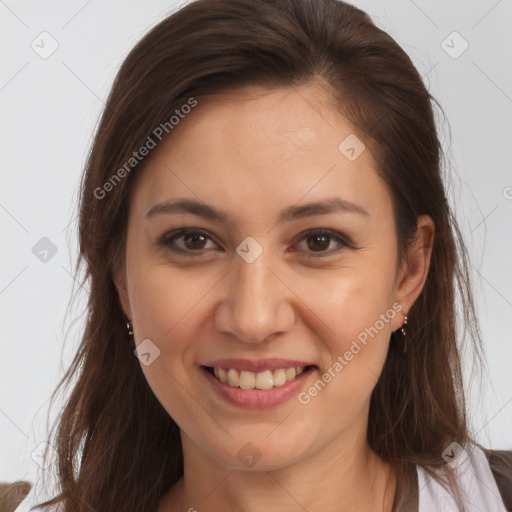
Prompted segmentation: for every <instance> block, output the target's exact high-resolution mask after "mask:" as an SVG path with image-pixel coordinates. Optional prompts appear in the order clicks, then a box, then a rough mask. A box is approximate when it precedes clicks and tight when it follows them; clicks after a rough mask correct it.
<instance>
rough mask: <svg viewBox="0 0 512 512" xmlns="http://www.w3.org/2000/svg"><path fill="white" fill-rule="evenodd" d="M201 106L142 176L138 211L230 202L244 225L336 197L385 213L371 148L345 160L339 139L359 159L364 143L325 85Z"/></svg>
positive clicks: (241, 95)
mask: <svg viewBox="0 0 512 512" xmlns="http://www.w3.org/2000/svg"><path fill="white" fill-rule="evenodd" d="M197 102H198V105H197V106H196V107H195V108H194V109H193V111H192V112H191V113H190V114H188V115H187V116H185V118H184V119H182V120H181V121H180V124H179V125H178V126H177V127H175V129H174V130H173V131H172V133H171V134H170V135H169V137H168V138H167V139H165V140H164V141H163V142H161V143H160V145H159V146H158V147H157V148H156V149H155V150H154V151H153V154H152V155H151V157H150V159H149V161H148V162H147V165H146V168H145V169H144V170H143V172H142V173H141V176H139V177H138V178H140V179H138V180H137V181H138V183H137V186H136V189H135V193H134V204H133V205H132V206H134V207H135V208H138V209H141V211H140V212H139V213H141V214H142V209H144V211H147V210H148V209H149V208H151V206H152V205H153V204H154V203H156V202H158V201H163V200H167V199H169V198H170V197H178V196H179V197H184V196H185V197H191V198H192V197H193V198H194V199H196V200H201V201H205V202H208V203H210V204H217V205H219V207H220V206H221V205H222V204H223V203H224V204H226V205H230V206H232V207H233V208H235V209H237V213H239V215H240V217H243V216H244V215H245V216H246V221H249V219H250V217H251V216H252V217H254V215H255V214H257V213H260V212H262V210H266V209H272V207H273V205H275V206H276V209H281V208H282V206H283V205H284V204H285V203H286V205H288V204H294V203H298V202H300V201H301V200H302V199H303V198H304V200H305V201H307V202H309V201H315V200H320V199H322V198H325V197H326V196H332V195H341V196H343V198H344V199H347V200H350V201H354V202H356V201H357V202H359V203H360V204H361V205H362V206H363V207H364V208H365V209H367V210H368V211H369V212H370V213H371V212H372V211H375V212H379V211H380V213H382V208H386V207H387V208H388V209H389V205H390V197H389V195H388V192H387V189H386V187H385V185H384V183H383V182H382V180H381V179H380V178H379V176H378V175H377V173H376V172H375V164H374V161H373V158H372V156H371V154H370V152H369V150H368V149H365V150H363V151H362V153H361V154H360V155H359V156H358V157H357V158H356V159H349V158H347V154H346V153H344V150H346V146H347V144H346V143H345V142H344V141H347V140H348V141H349V143H350V144H349V145H352V146H354V143H355V146H354V147H355V149H356V150H357V152H359V151H361V148H362V147H364V146H363V145H362V141H361V137H360V136H359V137H358V136H357V133H356V129H355V127H354V126H352V125H351V123H349V122H348V120H347V119H345V118H344V117H343V116H342V115H341V114H340V113H339V112H338V111H337V109H336V108H335V106H334V105H333V103H332V101H331V98H330V97H329V96H328V94H327V93H326V91H325V89H324V88H322V87H320V86H318V85H311V86H303V87H300V88H298V87H289V88H279V89H271V90H269V89H263V88H260V87H244V88H241V89H237V90H233V91H227V92H223V93H220V94H216V95H214V96H209V97H203V98H197ZM340 144H341V150H340ZM358 144H360V145H359V146H358ZM349 156H350V153H349Z"/></svg>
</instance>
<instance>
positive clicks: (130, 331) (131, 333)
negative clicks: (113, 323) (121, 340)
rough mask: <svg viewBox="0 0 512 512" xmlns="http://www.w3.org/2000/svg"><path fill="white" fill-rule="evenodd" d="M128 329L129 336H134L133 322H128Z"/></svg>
mask: <svg viewBox="0 0 512 512" xmlns="http://www.w3.org/2000/svg"><path fill="white" fill-rule="evenodd" d="M126 328H127V329H128V335H129V336H132V335H133V324H132V323H131V322H126Z"/></svg>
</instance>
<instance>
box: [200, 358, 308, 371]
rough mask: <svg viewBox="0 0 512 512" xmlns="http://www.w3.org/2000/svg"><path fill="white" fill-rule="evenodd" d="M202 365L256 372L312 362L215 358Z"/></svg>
mask: <svg viewBox="0 0 512 512" xmlns="http://www.w3.org/2000/svg"><path fill="white" fill-rule="evenodd" d="M201 365H202V366H209V367H211V368H233V369H235V370H246V371H249V372H254V373H258V372H261V371H263V370H276V369H278V368H294V367H299V366H300V367H303V366H313V365H314V364H313V363H311V362H309V361H299V360H296V359H280V358H270V359H242V358H235V359H216V360H215V361H206V362H205V363H202V364H201Z"/></svg>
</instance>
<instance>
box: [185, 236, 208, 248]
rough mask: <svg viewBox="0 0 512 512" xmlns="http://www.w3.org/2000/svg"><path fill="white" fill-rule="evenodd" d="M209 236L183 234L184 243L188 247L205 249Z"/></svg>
mask: <svg viewBox="0 0 512 512" xmlns="http://www.w3.org/2000/svg"><path fill="white" fill-rule="evenodd" d="M206 239H207V237H206V236H203V235H198V234H193V233H192V234H187V235H183V243H184V245H185V247H186V248H187V249H191V250H194V249H204V246H205V241H206Z"/></svg>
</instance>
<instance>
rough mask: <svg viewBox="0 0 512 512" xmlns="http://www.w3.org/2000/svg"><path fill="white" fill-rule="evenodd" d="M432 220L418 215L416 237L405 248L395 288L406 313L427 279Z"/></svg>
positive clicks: (432, 236)
mask: <svg viewBox="0 0 512 512" xmlns="http://www.w3.org/2000/svg"><path fill="white" fill-rule="evenodd" d="M434 231H435V225H434V221H433V220H432V219H431V217H430V216H428V215H421V216H420V217H418V222H417V230H416V238H415V240H414V242H413V244H412V245H411V246H410V247H409V248H408V250H407V258H406V262H405V263H404V268H403V270H402V273H401V280H400V283H399V285H398V290H397V294H398V296H397V301H398V302H399V303H400V304H402V306H403V310H404V313H407V312H408V311H409V310H410V309H411V307H412V305H413V304H414V302H415V301H416V299H417V298H418V297H419V295H420V293H421V290H422V289H423V286H424V284H425V281H426V279H427V275H428V271H429V268H430V259H431V256H432V247H433V244H434Z"/></svg>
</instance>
